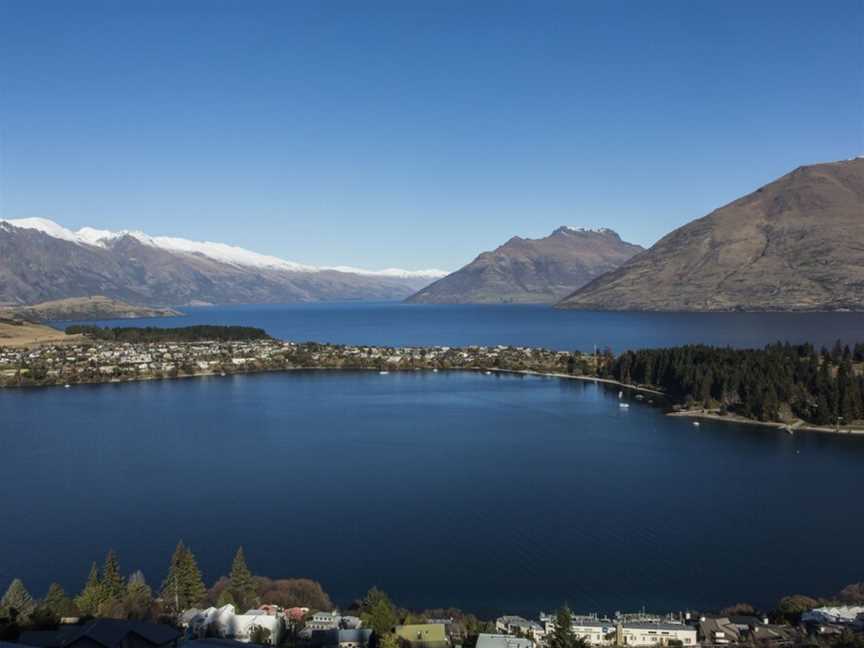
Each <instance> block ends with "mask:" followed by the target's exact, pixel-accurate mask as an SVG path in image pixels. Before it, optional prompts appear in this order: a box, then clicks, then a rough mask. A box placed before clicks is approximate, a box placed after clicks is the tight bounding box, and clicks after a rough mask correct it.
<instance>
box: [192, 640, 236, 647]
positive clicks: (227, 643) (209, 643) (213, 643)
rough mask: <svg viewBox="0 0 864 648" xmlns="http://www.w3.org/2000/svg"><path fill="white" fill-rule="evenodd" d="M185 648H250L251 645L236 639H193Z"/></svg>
mask: <svg viewBox="0 0 864 648" xmlns="http://www.w3.org/2000/svg"><path fill="white" fill-rule="evenodd" d="M183 646H184V648H249V644H247V643H243V642H242V641H235V640H234V639H192V640H190V641H186V642H184V643H183Z"/></svg>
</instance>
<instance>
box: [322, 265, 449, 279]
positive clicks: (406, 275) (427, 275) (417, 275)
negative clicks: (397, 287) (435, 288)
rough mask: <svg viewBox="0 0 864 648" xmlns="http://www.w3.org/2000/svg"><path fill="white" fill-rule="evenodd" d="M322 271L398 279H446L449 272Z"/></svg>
mask: <svg viewBox="0 0 864 648" xmlns="http://www.w3.org/2000/svg"><path fill="white" fill-rule="evenodd" d="M321 269H322V270H334V271H335V272H348V273H350V274H359V275H365V276H367V277H398V278H400V279H440V278H441V277H446V276H447V275H448V274H450V273H449V272H447V271H446V270H438V269H437V268H429V269H427V270H402V269H401V268H385V269H384V270H363V269H362V268H352V267H350V266H332V267H327V268H321Z"/></svg>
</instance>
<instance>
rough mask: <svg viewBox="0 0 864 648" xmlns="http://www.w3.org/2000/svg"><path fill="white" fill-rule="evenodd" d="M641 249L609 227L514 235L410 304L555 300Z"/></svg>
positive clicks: (410, 299)
mask: <svg viewBox="0 0 864 648" xmlns="http://www.w3.org/2000/svg"><path fill="white" fill-rule="evenodd" d="M641 251H642V248H641V247H640V246H638V245H633V244H632V243H626V242H624V241H622V240H621V238H620V237H619V236H618V234H616V233H615V232H613V231H612V230H608V229H599V230H589V229H583V228H573V227H559V228H558V229H556V230H555V231H554V232H552V233H551V234H550V235H549V236H547V237H545V238H541V239H524V238H520V237H518V236H516V237H513V238H511V239H510V240H509V241H507V242H506V243H505V244H504V245H502V246H500V247H498V248H496V249H495V250H493V251H491V252H484V253H482V254H481V255H480V256H478V257H477V258H476V259H474V261H472V262H471V263H469V264H468V265H466V266H465V267H464V268H461V269H460V270H457V271H456V272H454V273H452V274H450V275H447V276H446V277H444V278H443V279H439V280H438V281H436V282H435V283H433V284H431V285H429V286H427V287H426V288H424V289H423V290H421V291H420V292H418V293H417V294H416V295H413V296H412V297H410V298H409V299H408V301H409V302H411V303H418V304H419V303H436V304H448V303H449V304H466V303H554V302H556V301H558V300H559V299H561V298H562V297H564V296H565V295H568V294H570V293H571V292H572V291H573V290H575V289H576V288H578V287H580V286H582V285H584V284H585V283H587V282H589V281H590V280H591V279H593V278H595V277H597V276H599V275H601V274H603V273H604V272H608V271H609V270H612V269H614V268H617V267H618V266H620V265H621V264H622V263H624V262H625V261H627V260H628V259H629V258H630V257H632V256H633V255H634V254H637V253H639V252H641Z"/></svg>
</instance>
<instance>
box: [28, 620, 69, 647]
mask: <svg viewBox="0 0 864 648" xmlns="http://www.w3.org/2000/svg"><path fill="white" fill-rule="evenodd" d="M82 627H83V626H80V625H69V626H60V627H59V628H58V629H57V630H25V631H24V632H22V633H21V635H20V636H19V637H18V641H19V643H22V644H25V645H27V646H35V647H36V648H60V646H62V645H63V644H64V643H65V642H67V641H68V640H69V639H70V638H71V637H75V636H77V635H78V633H79V632H81V628H82Z"/></svg>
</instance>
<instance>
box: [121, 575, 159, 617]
mask: <svg viewBox="0 0 864 648" xmlns="http://www.w3.org/2000/svg"><path fill="white" fill-rule="evenodd" d="M152 599H153V592H152V590H151V589H150V586H149V585H148V584H147V581H146V580H145V578H144V574H142V573H141V572H140V571H136V572H135V573H133V574H132V575H131V576H130V577H129V582H128V584H127V585H126V601H125V604H126V612H127V615H128V616H129V618H131V619H139V620H143V619H146V618H147V617H149V616H150V603H151V601H152Z"/></svg>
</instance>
